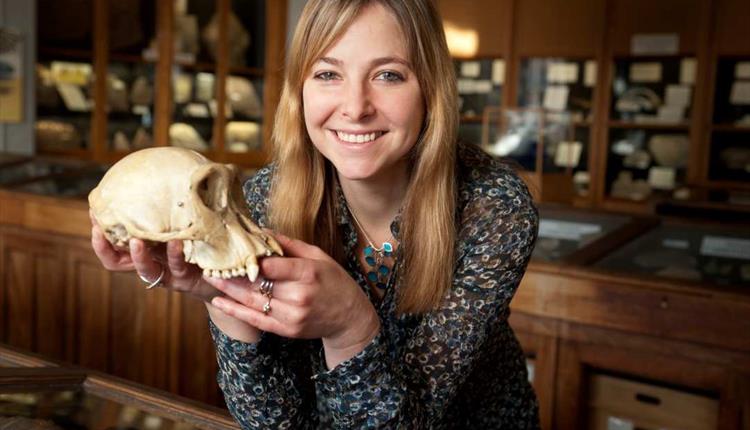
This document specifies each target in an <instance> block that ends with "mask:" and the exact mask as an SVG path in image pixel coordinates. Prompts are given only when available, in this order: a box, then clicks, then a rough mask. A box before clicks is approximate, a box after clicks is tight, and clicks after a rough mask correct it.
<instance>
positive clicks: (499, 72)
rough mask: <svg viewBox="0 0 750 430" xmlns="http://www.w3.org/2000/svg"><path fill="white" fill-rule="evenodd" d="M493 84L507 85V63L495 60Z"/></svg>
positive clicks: (493, 64)
mask: <svg viewBox="0 0 750 430" xmlns="http://www.w3.org/2000/svg"><path fill="white" fill-rule="evenodd" d="M492 83H493V84H494V85H502V84H503V83H505V61H503V60H495V61H493V62H492Z"/></svg>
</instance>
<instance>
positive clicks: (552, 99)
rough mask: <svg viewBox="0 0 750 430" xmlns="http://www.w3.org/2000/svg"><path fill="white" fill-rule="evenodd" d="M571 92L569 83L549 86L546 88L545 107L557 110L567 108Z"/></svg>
mask: <svg viewBox="0 0 750 430" xmlns="http://www.w3.org/2000/svg"><path fill="white" fill-rule="evenodd" d="M569 92H570V89H569V88H568V86H567V85H550V86H548V87H547V88H545V89H544V102H543V106H544V108H545V109H548V110H556V111H561V110H565V109H566V108H567V107H568V94H569Z"/></svg>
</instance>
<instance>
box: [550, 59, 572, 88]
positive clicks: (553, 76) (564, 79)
mask: <svg viewBox="0 0 750 430" xmlns="http://www.w3.org/2000/svg"><path fill="white" fill-rule="evenodd" d="M576 82H578V64H576V63H553V64H550V65H549V66H547V83H550V84H573V83H576Z"/></svg>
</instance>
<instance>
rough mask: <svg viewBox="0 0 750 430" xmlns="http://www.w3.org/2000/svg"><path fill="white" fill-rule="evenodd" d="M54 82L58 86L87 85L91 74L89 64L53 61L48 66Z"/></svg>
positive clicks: (91, 70) (91, 69)
mask: <svg viewBox="0 0 750 430" xmlns="http://www.w3.org/2000/svg"><path fill="white" fill-rule="evenodd" d="M50 69H51V70H52V76H54V79H55V82H57V83H60V84H71V85H78V86H84V85H88V83H89V79H90V78H91V74H92V72H93V68H92V67H91V64H86V63H69V62H65V61H53V62H52V64H50Z"/></svg>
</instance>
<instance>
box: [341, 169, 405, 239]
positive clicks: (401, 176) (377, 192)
mask: <svg viewBox="0 0 750 430" xmlns="http://www.w3.org/2000/svg"><path fill="white" fill-rule="evenodd" d="M408 181H409V178H408V173H407V171H406V169H403V170H401V171H400V172H397V173H394V174H391V175H389V177H388V178H385V179H384V180H367V181H364V180H347V179H346V178H342V177H340V176H339V183H340V184H341V190H342V191H343V193H344V197H346V202H347V204H348V205H349V208H350V209H351V210H352V211H353V212H354V214H355V215H356V217H357V220H359V223H360V224H362V225H361V228H364V229H365V230H366V233H367V235H368V236H370V239H372V240H373V242H375V244H376V245H378V244H380V243H382V242H383V241H386V240H388V239H390V235H391V231H390V225H391V221H393V218H395V216H396V215H397V214H398V212H399V210H400V209H401V205H402V204H403V201H404V197H405V196H406V188H407V185H408Z"/></svg>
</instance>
